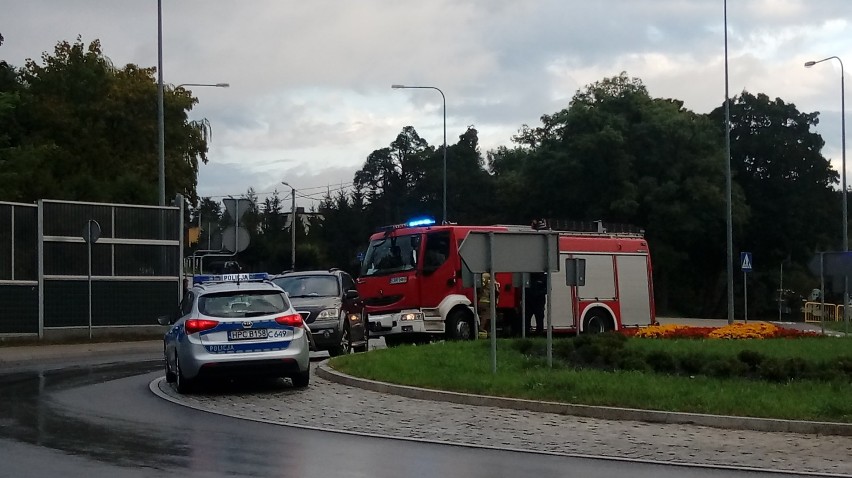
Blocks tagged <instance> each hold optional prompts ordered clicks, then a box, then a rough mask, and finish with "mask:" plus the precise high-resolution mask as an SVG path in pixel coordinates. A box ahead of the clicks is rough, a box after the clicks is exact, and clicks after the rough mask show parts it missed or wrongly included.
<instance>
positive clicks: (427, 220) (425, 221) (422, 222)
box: [405, 217, 435, 227]
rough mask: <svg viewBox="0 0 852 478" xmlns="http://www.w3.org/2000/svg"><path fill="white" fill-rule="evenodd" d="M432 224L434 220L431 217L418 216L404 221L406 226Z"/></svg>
mask: <svg viewBox="0 0 852 478" xmlns="http://www.w3.org/2000/svg"><path fill="white" fill-rule="evenodd" d="M433 224H435V220H434V219H432V218H431V217H419V218H416V219H412V220H410V221H408V222H407V223H405V225H406V226H408V227H418V226H431V225H433Z"/></svg>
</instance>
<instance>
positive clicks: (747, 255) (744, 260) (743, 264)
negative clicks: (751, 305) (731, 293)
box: [740, 252, 752, 323]
mask: <svg viewBox="0 0 852 478" xmlns="http://www.w3.org/2000/svg"><path fill="white" fill-rule="evenodd" d="M751 259H752V258H751V252H740V268H741V269H742V270H743V320H744V321H745V323H748V273H749V272H751V269H752V260H751Z"/></svg>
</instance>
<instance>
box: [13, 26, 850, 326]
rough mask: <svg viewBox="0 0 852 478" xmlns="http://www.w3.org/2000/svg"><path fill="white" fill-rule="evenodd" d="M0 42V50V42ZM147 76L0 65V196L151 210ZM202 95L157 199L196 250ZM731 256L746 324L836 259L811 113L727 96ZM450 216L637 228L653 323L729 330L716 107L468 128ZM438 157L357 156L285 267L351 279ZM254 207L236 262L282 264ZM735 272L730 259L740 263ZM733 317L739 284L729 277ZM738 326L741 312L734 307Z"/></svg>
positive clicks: (92, 62) (274, 206) (180, 93)
mask: <svg viewBox="0 0 852 478" xmlns="http://www.w3.org/2000/svg"><path fill="white" fill-rule="evenodd" d="M0 42H2V40H0ZM154 73H155V69H153V68H140V67H137V66H135V65H126V66H124V67H122V68H116V67H114V66H113V65H112V64H111V63H110V61H109V60H108V59H107V58H106V57H105V56H104V55H103V52H102V51H101V47H100V44H99V43H98V42H97V41H95V42H92V43H91V44H89V45H88V46H86V45H84V44H83V43H82V42H81V41H80V39H79V38H78V39H77V41H76V42H75V43H73V44H71V43H68V42H60V43H59V44H58V45H57V47H56V49H55V51H54V53H53V54H52V55H50V54H47V53H45V54H44V55H42V62H41V63H37V62H35V61H33V60H28V61H27V62H26V64H25V65H24V66H23V67H21V68H15V67H13V66H11V65H8V64H6V63H5V62H2V63H0V200H6V201H19V202H30V201H34V200H37V199H39V198H43V197H50V198H57V199H70V200H92V201H110V202H121V203H149V204H154V203H156V198H157V194H156V182H157V181H156V177H157V152H156V144H157V141H156V101H155V98H156V81H155V79H154ZM197 101H198V100H197V99H196V98H194V97H192V95H191V94H190V93H189V92H187V91H184V90H182V89H180V88H178V89H168V90H167V94H166V97H165V105H166V114H165V117H166V121H167V123H166V137H167V141H166V144H167V151H166V163H167V164H166V168H167V178H168V182H167V194H168V195H172V194H174V193H178V192H179V193H182V194H183V195H184V196H185V197H186V198H187V202H188V205H189V206H190V207H189V212H188V215H187V217H186V218H185V219H186V223H187V224H196V223H197V222H198V218H199V216H200V217H201V225H202V229H203V231H202V234H201V237H200V240H199V243H198V244H196V245H193V246H192V247H191V248H190V249H188V250H187V252H188V253H190V254H191V252H192V250H193V249H196V248H197V249H206V248H207V247H208V244H213V243H215V242H216V238H215V237H214V236H215V234H216V231H218V230H220V229H222V228H223V227H225V226H227V225H228V221H229V218H227V217H226V216H225V215H224V214H223V211H222V208H221V205H220V204H219V203H218V202H217V201H214V200H212V199H211V198H199V197H198V195H197V192H196V184H197V173H198V168H199V167H200V165H201V164H203V163H205V162H206V152H207V140H208V138H207V136H206V133H207V131H208V129H207V125H206V124H205V122H203V121H201V122H191V121H189V120H188V116H187V114H188V112H189V111H190V110H191V108H192V106H193V105H194V104H196V103H197ZM730 119H731V131H730V137H731V163H730V164H731V169H732V174H733V188H732V216H733V234H734V255H735V256H736V257H735V261H736V260H737V259H738V257H739V254H738V252H739V251H750V252H752V253H753V254H754V260H755V263H756V265H755V269H754V272H752V273H751V274H750V276H749V277H748V280H749V284H748V288H749V293H748V297H749V311H750V312H753V313H754V314H755V316H761V315H763V316H768V317H772V316H773V314H775V313H777V310H778V302H777V300H778V287H779V282H780V279H781V278H780V273H781V268H782V267H783V273H784V276H783V282H784V288H785V289H790V290H791V291H793V292H794V293H793V294H791V297H792V298H791V301H792V303H793V304H794V306H795V305H796V304H797V303H798V302H799V301H800V300H801V297H802V296H804V295H805V294H806V293H807V292H808V291H810V290H811V289H812V288H814V287H815V286H816V284H818V279H817V278H814V277H813V276H812V275H811V274H810V273H809V272H808V270H807V267H806V264H807V262H808V261H809V260H810V259H811V257H812V256H813V254H814V253H815V252H817V251H826V250H839V249H840V244H839V243H840V241H841V237H842V234H841V220H840V219H839V216H840V215H841V207H842V205H841V194H840V192H839V191H838V190H837V184H838V182H839V180H838V178H839V174H838V172H837V171H835V170H834V169H833V168H832V167H831V165H830V163H829V161H828V160H827V159H826V158H825V157H823V155H822V148H823V146H824V141H823V140H822V138H821V137H820V135H819V134H817V133H815V132H814V130H813V127H814V126H815V125H816V124H817V123H818V121H819V113H816V112H815V113H803V112H800V111H799V110H798V109H797V108H796V106H795V105H794V104H792V103H787V102H785V101H783V100H782V99H780V98H775V99H771V98H769V97H768V96H767V95H765V94H760V93H758V94H752V93H749V92H747V91H743V92H742V93H740V94H739V95H736V96H735V97H733V98H732V99H731V103H730ZM446 153H447V210H448V219H449V220H450V221H452V222H457V223H460V224H528V223H529V222H530V220H531V219H533V218H538V217H545V218H548V219H549V220H550V221H551V224H553V225H559V224H572V223H573V222H575V221H576V222H586V223H589V222H592V221H599V220H600V221H603V222H604V223H618V224H630V225H633V226H634V227H636V228H641V229H642V230H643V231H644V234H645V236H646V237H647V239H648V242H649V245H650V248H651V254H652V260H653V264H654V287H655V298H656V304H657V310H658V313H660V314H684V315H688V316H696V317H724V316H725V313H726V312H725V311H726V300H727V298H726V267H727V266H726V240H725V237H726V232H725V231H726V202H727V193H726V187H725V185H726V166H725V161H726V152H725V121H724V105H720V106H719V107H717V108H716V109H714V110H713V111H711V112H710V113H708V114H700V113H695V112H693V111H690V110H688V109H686V108H684V106H683V102H682V101H680V100H677V99H671V98H654V97H651V95H650V94H649V93H648V91H647V89H646V87H645V86H644V85H643V83H642V81H641V80H640V79H638V78H632V77H629V76H628V75H627V74H626V73H621V74H619V75H616V76H613V77H609V78H604V79H602V80H600V81H597V82H595V83H593V84H590V85H587V86H586V87H585V88H583V89H581V90H579V91H577V92H576V94H575V95H574V96H573V97H572V99H571V100H570V102H569V103H568V105H567V107H566V108H564V109H562V110H560V111H557V112H555V113H552V114H544V115H542V117H541V119H540V124H538V125H532V126H531V125H526V124H524V125H521V126H520V127H519V129H518V132H517V134H516V135H514V136H513V137H512V138H511V143H510V145H508V146H500V147H498V148H496V149H494V150H491V151H486V152H483V151H481V149H480V146H479V139H478V133H477V130H476V128H475V127H474V126H470V127H468V128H466V130H465V131H463V132H461V134H459V135H458V140H457V141H456V142H455V143H451V144H448V145H447V152H446ZM443 158H444V151H443V146H441V145H439V146H433V145H430V144H429V143H428V142H427V141H426V140H425V139H423V138H422V137H420V135H419V134H418V133H417V131H416V130H415V129H414V128H413V127H411V126H405V127H403V128H402V129H401V131H400V133H399V134H398V135H397V136H396V137H395V138H393V139H392V140H391V141H390V143H389V144H388V145H387V146H386V147H382V148H379V149H376V150H375V151H373V152H372V153H370V154H369V155H368V156H367V157H366V158H364V159H363V165H362V167H361V168H360V169H359V170H358V171H356V172H355V174H354V178H353V183H354V184H353V187H352V188H351V190H349V191H345V190H339V191H336V192H333V193H332V192H329V193H328V194H327V195H326V197H325V198H324V199H323V201H322V202H321V203H320V205H319V206H318V207H316V208H315V209H314V210H312V211H309V212H307V213H306V214H303V215H300V220H299V221H297V225H298V227H297V236H296V246H297V247H296V248H297V266H298V267H299V268H300V269H304V268H308V267H341V268H345V269H348V270H350V271H352V272H353V273H354V272H356V270H357V259H356V257H357V254H358V252H359V251H363V250H364V249H365V247H366V244H367V239H368V237H369V235H370V234H371V233H372V232H373V231H374V230H375V229H376V227H378V226H380V225H386V224H394V223H400V222H404V221H405V220H407V219H409V218H411V217H413V216H421V215H424V214H428V215H432V216H433V217H435V218H440V217H441V212H442V197H443V196H442V190H443V164H444V163H443ZM244 196H245V197H246V198H247V199H249V200H250V202H251V205H252V206H251V208H250V210H249V211H248V213H247V214H246V215H245V216H244V219H243V224H244V226H245V227H247V228H248V229H249V231H250V232H251V235H252V245H251V246H250V247H249V248H248V249H247V250H245V251H244V252H241V253H240V254H239V255H238V259H239V261H240V262H241V263H243V264H244V267H246V268H249V269H256V270H268V271H271V272H277V271H279V270H284V269H288V268H289V267H290V265H291V264H290V247H291V243H290V230H289V228H288V225H287V224H288V215H289V207H287V204H285V203H284V198H282V197H281V195H279V193H274V194H272V195H271V196H269V197H266V198H265V199H263V200H261V199H259V198H258V195H257V194H256V193H255V192H254V190H251V189H250V190H249V191H247V192H246V194H245V195H244ZM736 266H737V269H736V270H737V271H739V264H736ZM735 279H736V287H735V292H736V295H737V296H738V298H737V300H738V304H741V301H742V289H743V287H742V280H743V278H742V275H741V274H735ZM738 313H739V310H738Z"/></svg>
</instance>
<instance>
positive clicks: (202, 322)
mask: <svg viewBox="0 0 852 478" xmlns="http://www.w3.org/2000/svg"><path fill="white" fill-rule="evenodd" d="M217 325H219V321H218V320H210V319H189V320H187V321H186V324H184V328H185V329H186V333H188V334H194V333H196V332H203V331H205V330H210V329H212V328H214V327H216V326H217Z"/></svg>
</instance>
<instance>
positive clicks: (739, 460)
mask: <svg viewBox="0 0 852 478" xmlns="http://www.w3.org/2000/svg"><path fill="white" fill-rule="evenodd" d="M313 366H314V367H316V366H317V364H316V363H314V364H313ZM159 388H160V391H162V392H163V393H165V394H167V395H169V396H171V397H173V398H176V399H178V400H180V401H181V402H183V403H185V404H187V405H190V406H196V407H199V408H202V409H204V410H207V411H210V412H213V413H222V414H227V415H231V416H237V417H244V418H252V419H260V420H263V421H267V422H270V423H278V424H289V423H293V422H299V421H301V422H302V423H304V424H306V425H309V426H313V427H319V428H324V429H328V430H337V431H351V432H360V433H368V434H378V435H384V436H388V437H394V438H413V439H426V440H432V441H438V442H445V443H454V444H470V445H478V446H493V447H504V448H512V449H520V450H531V451H541V452H549V453H557V454H584V455H603V456H610V457H621V458H634V459H644V460H654V461H662V462H678V463H695V464H709V465H725V466H745V467H755V468H765V469H772V470H787V471H796V472H817V473H832V474H842V475H850V476H852V459H850V457H852V437H843V436H819V435H799V434H792V433H766V432H755V431H744V430H740V431H738V430H722V429H715V428H710V427H701V426H691V425H670V424H656V423H643V422H635V421H614V420H600V419H593V418H581V417H573V416H565V415H558V414H551V413H536V412H527V411H518V410H511V409H504V408H496V407H486V406H468V405H457V404H451V403H443V402H433V401H426V400H417V399H409V398H403V397H399V396H396V395H388V394H382V393H377V392H372V391H367V390H362V389H359V388H354V387H350V386H346V385H341V384H337V383H334V382H330V381H327V380H324V379H322V378H320V377H319V376H317V375H316V374H313V375H312V378H311V385H310V386H309V387H308V388H307V389H304V390H295V389H292V388H290V387H289V385H287V384H284V383H281V384H278V385H271V386H270V385H266V386H260V385H257V386H252V387H229V388H222V389H208V390H203V391H202V392H200V393H198V394H194V395H188V396H181V395H179V394H178V393H177V392H175V391H174V389H173V388H172V387H171V386H170V385H168V384H166V383H165V381H162V382H160V383H159ZM366 404H369V406H367V405H366Z"/></svg>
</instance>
